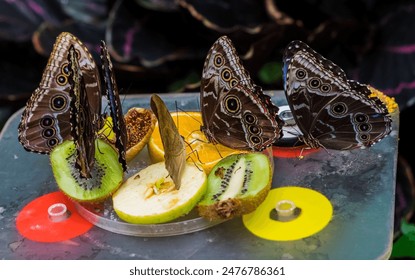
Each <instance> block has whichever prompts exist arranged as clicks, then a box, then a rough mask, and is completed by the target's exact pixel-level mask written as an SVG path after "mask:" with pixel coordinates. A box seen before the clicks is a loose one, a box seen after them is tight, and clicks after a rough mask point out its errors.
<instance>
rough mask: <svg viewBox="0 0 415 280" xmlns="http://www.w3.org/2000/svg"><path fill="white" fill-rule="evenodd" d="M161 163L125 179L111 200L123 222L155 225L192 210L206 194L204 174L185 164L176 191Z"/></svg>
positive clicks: (190, 164) (191, 165)
mask: <svg viewBox="0 0 415 280" xmlns="http://www.w3.org/2000/svg"><path fill="white" fill-rule="evenodd" d="M168 175H169V173H168V171H167V169H166V168H165V165H164V162H159V163H155V164H152V165H150V166H148V167H146V168H144V169H142V170H141V171H139V172H138V173H137V174H135V175H132V176H131V177H130V178H129V179H127V180H126V181H125V182H124V183H123V184H122V185H121V187H120V188H119V189H118V190H117V191H116V192H115V193H114V195H113V196H112V201H113V207H114V210H115V212H116V213H117V215H118V216H119V217H120V218H121V219H122V220H124V221H126V222H129V223H134V224H157V223H164V222H168V221H171V220H174V219H176V218H178V217H180V216H183V215H185V214H187V213H189V212H190V210H192V209H193V208H194V207H195V205H196V204H197V203H198V202H199V200H200V199H201V197H202V196H203V194H204V193H205V191H206V174H205V172H204V171H203V170H200V169H198V168H197V167H196V166H195V165H194V164H192V163H187V164H186V166H185V169H184V172H183V177H182V181H181V187H180V189H179V190H177V189H176V188H175V186H174V183H173V181H172V179H171V178H170V176H168Z"/></svg>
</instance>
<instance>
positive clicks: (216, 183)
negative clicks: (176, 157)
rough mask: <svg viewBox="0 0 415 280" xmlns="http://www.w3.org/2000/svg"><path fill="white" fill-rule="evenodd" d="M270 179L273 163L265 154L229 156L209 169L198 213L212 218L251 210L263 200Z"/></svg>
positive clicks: (215, 218)
mask: <svg viewBox="0 0 415 280" xmlns="http://www.w3.org/2000/svg"><path fill="white" fill-rule="evenodd" d="M271 182H272V170H271V164H270V161H269V159H268V157H267V156H266V155H264V154H262V153H244V154H234V155H230V156H227V157H225V158H223V159H222V160H221V161H219V162H218V163H217V164H216V165H215V167H214V168H213V169H212V171H211V172H210V173H209V176H208V179H207V184H208V187H207V188H208V189H207V192H206V194H205V196H204V197H203V199H202V200H201V201H200V202H199V204H198V211H199V215H200V216H202V217H204V218H206V219H208V220H211V221H213V220H226V219H231V218H234V217H238V216H241V215H245V214H248V213H250V212H252V211H254V210H255V209H256V208H257V207H258V206H259V205H260V204H261V203H262V202H263V201H264V199H265V197H266V196H267V194H268V192H269V190H270V188H271Z"/></svg>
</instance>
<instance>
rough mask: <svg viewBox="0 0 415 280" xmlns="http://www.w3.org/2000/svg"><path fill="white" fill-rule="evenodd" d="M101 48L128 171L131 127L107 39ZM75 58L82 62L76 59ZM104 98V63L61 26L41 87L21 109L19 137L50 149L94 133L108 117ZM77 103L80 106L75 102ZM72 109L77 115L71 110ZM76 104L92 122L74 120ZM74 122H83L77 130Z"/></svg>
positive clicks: (32, 146) (37, 148)
mask: <svg viewBox="0 0 415 280" xmlns="http://www.w3.org/2000/svg"><path fill="white" fill-rule="evenodd" d="M71 47H72V48H73V49H74V51H75V53H76V59H75V57H74V56H73V55H72V57H70V56H69V50H70V48H71ZM101 48H102V49H103V50H102V53H103V55H102V57H101V59H102V64H103V65H102V71H103V73H104V74H103V75H104V80H105V89H106V93H107V99H108V104H109V108H110V112H111V116H112V117H113V120H114V121H113V126H114V128H113V129H114V131H115V134H116V143H115V146H116V149H117V150H118V153H119V161H120V162H121V164H122V166H123V168H124V171H125V170H126V161H125V149H126V148H125V147H126V141H127V136H126V135H127V133H126V127H125V123H124V118H123V117H122V109H121V103H120V100H119V94H118V89H117V86H116V83H115V79H114V74H113V70H112V63H111V60H110V58H109V55H108V51H107V50H106V47H105V43H103V44H102V45H101ZM71 59H72V61H73V62H72V65H71V67H72V68H73V70H74V71H75V73H77V74H76V75H75V74H74V73H72V75H73V76H72V77H71V78H69V76H70V75H71V73H70V70H69V61H70V60H71ZM75 60H76V61H77V63H75ZM78 76H79V77H78ZM74 86H76V87H78V88H77V89H76V91H75V92H74V90H73V89H72V87H74ZM78 91H79V92H78ZM75 101H76V102H75ZM77 102H78V103H79V104H78V103H77ZM101 102H102V93H101V79H100V73H99V68H98V67H97V66H96V63H95V61H94V59H93V58H92V55H91V53H90V52H89V51H88V49H87V48H86V46H85V45H84V44H83V43H82V42H81V41H80V40H79V39H78V38H77V37H76V36H74V35H73V34H71V33H68V32H62V33H61V34H59V36H58V37H57V38H56V42H55V44H54V46H53V50H52V52H51V55H50V57H49V60H48V63H47V65H46V68H45V70H44V72H43V75H42V80H41V81H40V84H39V86H38V88H36V89H35V91H34V92H33V93H32V96H31V97H30V99H29V100H28V102H27V104H26V107H25V109H24V111H23V113H22V117H21V121H20V124H19V128H18V139H19V142H20V143H21V144H22V146H23V147H24V148H25V149H26V150H27V151H30V152H36V153H43V154H48V153H50V151H51V150H52V149H53V148H54V147H55V146H56V145H58V144H59V143H61V142H63V141H64V140H67V139H74V138H76V137H86V138H91V139H92V138H93V139H95V134H96V133H97V132H98V130H99V129H100V128H101V127H102V123H103V122H102V114H101ZM75 105H76V106H78V107H77V108H75V107H74V106H75ZM71 110H72V112H73V113H72V114H73V116H71ZM75 110H78V112H82V114H83V115H85V116H84V117H90V119H89V121H88V123H86V122H85V121H83V120H81V119H79V120H78V123H77V124H75V125H74V123H73V122H74V121H76V119H75V117H74V116H75V115H76V113H75ZM79 123H81V125H79ZM74 127H78V128H77V129H78V132H76V133H75V132H74V131H73V129H74ZM85 129H88V131H89V129H91V130H92V131H93V133H90V132H87V135H90V136H81V135H84V133H86V132H85V131H84V132H82V130H85ZM91 135H92V136H93V137H92V136H91ZM81 142H83V143H84V145H83V146H85V145H86V146H90V145H88V143H91V141H90V140H88V139H83V140H81ZM92 143H94V141H92ZM87 149H88V148H87ZM91 149H94V148H91ZM90 154H92V152H89V153H88V155H84V156H85V157H86V158H90V159H86V161H87V162H93V159H92V158H91V155H90ZM78 164H80V163H78ZM91 165H92V164H91ZM85 168H86V167H85ZM86 170H87V169H84V174H83V176H88V171H86Z"/></svg>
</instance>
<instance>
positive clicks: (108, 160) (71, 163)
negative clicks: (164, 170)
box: [50, 139, 124, 202]
mask: <svg viewBox="0 0 415 280" xmlns="http://www.w3.org/2000/svg"><path fill="white" fill-rule="evenodd" d="M75 151H76V149H75V144H74V142H73V141H72V140H67V141H65V142H63V143H61V144H59V145H58V146H56V148H54V149H53V150H52V152H51V153H50V161H51V166H52V171H53V175H54V177H55V180H56V183H57V184H58V187H59V188H60V189H61V190H62V192H64V193H65V194H66V195H68V196H69V197H71V198H72V199H74V200H76V201H81V202H98V201H101V200H104V199H105V198H107V197H109V196H111V195H112V194H113V193H114V192H115V190H117V189H118V187H119V186H120V185H121V183H122V181H123V173H124V172H123V170H122V166H121V164H120V163H119V162H118V154H117V152H116V151H115V150H114V148H113V147H112V146H111V145H110V144H108V143H107V142H105V141H104V140H101V139H96V140H95V164H94V166H93V169H92V172H91V175H92V178H82V177H81V176H80V173H79V171H78V169H77V168H76V167H75V161H76V156H75Z"/></svg>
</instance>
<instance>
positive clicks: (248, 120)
mask: <svg viewBox="0 0 415 280" xmlns="http://www.w3.org/2000/svg"><path fill="white" fill-rule="evenodd" d="M244 119H245V122H246V123H247V124H253V123H255V122H256V117H255V116H254V115H252V114H251V113H245V115H244Z"/></svg>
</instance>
